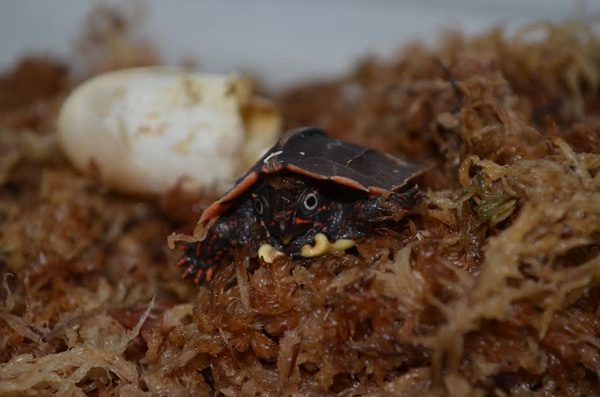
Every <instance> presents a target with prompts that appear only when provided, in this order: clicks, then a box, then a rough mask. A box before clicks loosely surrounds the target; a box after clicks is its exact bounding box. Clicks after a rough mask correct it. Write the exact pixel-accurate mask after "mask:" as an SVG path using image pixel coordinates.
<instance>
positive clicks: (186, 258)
mask: <svg viewBox="0 0 600 397" xmlns="http://www.w3.org/2000/svg"><path fill="white" fill-rule="evenodd" d="M250 204H251V203H250ZM256 225H257V222H256V218H255V215H254V212H253V211H252V207H251V205H249V204H248V203H243V204H242V205H240V206H239V208H238V209H237V210H236V211H234V212H233V213H231V214H230V215H227V216H224V217H220V218H219V219H217V221H216V222H215V223H214V225H213V226H212V227H211V228H210V229H209V230H208V232H207V234H206V237H205V238H204V240H201V241H196V242H184V243H182V244H181V249H182V250H183V256H182V257H181V259H180V260H179V261H178V262H177V266H179V267H181V268H184V269H185V270H184V271H183V274H182V275H181V278H182V279H186V278H193V279H194V282H195V283H196V284H200V283H202V282H210V281H211V280H212V279H213V276H214V273H215V271H216V269H217V267H218V266H219V264H220V263H221V261H222V260H223V258H224V257H225V256H226V255H227V253H228V252H229V251H230V250H231V249H233V248H235V247H239V246H242V245H244V244H247V243H249V242H251V241H252V240H253V239H259V240H260V239H261V238H262V233H261V231H260V229H257V226H256Z"/></svg>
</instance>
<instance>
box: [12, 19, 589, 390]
mask: <svg viewBox="0 0 600 397" xmlns="http://www.w3.org/2000/svg"><path fill="white" fill-rule="evenodd" d="M121 28H122V27H121V26H120V25H119V29H121ZM118 31H119V32H121V30H118ZM92 37H93V36H92ZM111 37H112V38H111V40H108V41H107V42H108V43H114V40H115V37H114V36H111ZM111 45H112V44H111ZM119 48H121V47H119ZM598 54H600V41H599V40H598V38H597V37H595V36H594V34H593V33H592V31H591V30H590V29H589V27H588V26H586V25H583V24H576V23H565V24H561V25H535V26H529V27H526V28H524V29H522V30H521V31H519V32H517V33H516V34H514V35H512V36H511V37H506V36H505V34H504V33H503V32H502V31H501V30H494V31H492V32H490V33H488V34H486V35H483V36H481V37H476V38H472V39H468V38H465V37H463V36H461V35H459V34H452V35H449V36H448V37H447V38H445V39H444V40H443V41H442V43H441V44H440V45H439V46H438V47H437V48H435V49H429V48H426V47H424V46H422V45H418V44H415V45H412V46H409V47H407V48H405V49H404V50H403V51H402V52H401V53H399V54H398V55H397V57H396V59H395V60H393V61H391V62H388V63H383V62H381V61H379V60H376V59H368V60H365V61H363V62H361V63H360V64H359V65H357V67H356V69H355V71H354V72H353V73H351V74H349V75H348V76H344V77H342V78H340V79H339V80H335V81H328V82H321V83H311V84H306V85H303V86H300V87H297V88H294V89H292V90H289V91H288V92H284V93H281V94H280V96H279V97H278V102H279V105H280V107H281V109H282V110H283V111H284V113H285V117H286V120H287V124H288V127H294V126H300V125H318V126H320V127H322V128H324V129H326V130H328V131H330V132H331V133H332V134H333V135H335V136H336V137H340V138H343V139H346V140H350V141H354V142H358V143H361V144H363V145H366V146H371V147H376V148H378V149H380V150H384V151H388V152H399V153H403V154H404V155H405V156H406V157H409V158H412V159H414V160H419V161H423V162H429V163H431V164H432V167H431V169H430V170H429V171H428V172H427V174H426V175H424V176H423V177H422V178H421V179H420V180H419V185H420V187H421V188H422V190H423V192H424V193H425V197H424V199H423V201H422V202H421V203H420V204H419V205H418V206H417V207H416V208H415V214H414V216H412V217H411V218H410V219H408V221H407V222H406V228H405V229H404V230H403V232H402V233H400V234H394V235H386V234H382V235H376V236H371V237H369V238H367V239H365V240H364V241H361V242H359V243H358V245H357V247H356V249H355V250H354V251H351V252H347V253H340V254H335V255H334V254H332V255H328V256H325V257H321V258H315V259H303V260H298V261H292V260H290V259H289V258H285V257H279V258H277V259H276V260H275V261H274V263H273V264H271V265H267V264H261V263H258V261H257V260H256V259H255V258H249V256H248V252H246V251H245V250H244V249H242V250H239V251H232V253H231V254H232V255H231V258H230V259H229V260H227V261H225V262H224V263H223V264H222V266H221V268H220V269H219V271H218V272H217V274H216V277H215V279H214V281H213V282H212V283H211V284H210V285H205V286H201V287H200V288H197V287H195V286H193V285H191V284H190V283H188V282H182V281H180V280H179V269H177V268H176V267H175V266H173V263H175V261H176V258H177V255H178V253H177V252H173V251H169V250H168V249H167V246H166V236H167V235H168V234H169V233H171V232H172V231H177V232H183V231H187V232H189V231H190V227H192V226H193V224H194V223H195V221H196V219H197V211H196V208H198V207H203V206H206V204H207V203H209V202H210V198H207V197H198V198H195V199H190V198H189V197H188V198H183V197H179V196H178V194H177V192H173V193H172V194H170V195H168V196H167V197H163V198H161V199H160V200H156V201H152V200H146V201H140V200H136V199H129V198H124V197H120V196H117V195H115V194H113V193H111V192H109V191H107V190H106V189H105V187H103V186H101V185H100V184H99V183H98V181H96V180H94V179H93V178H84V177H82V176H81V175H78V174H77V173H76V172H75V171H74V170H72V169H71V167H70V166H69V165H68V164H67V162H66V161H65V159H64V158H63V157H62V155H61V154H60V152H59V150H58V148H57V146H56V143H55V140H54V128H53V123H54V118H55V116H56V109H57V108H58V105H59V104H60V103H61V101H62V98H63V97H64V96H65V94H66V93H67V92H68V90H69V87H71V86H72V84H73V82H72V81H70V78H69V77H68V76H69V68H70V67H71V66H70V65H64V64H60V63H56V62H52V61H48V60H36V61H35V62H34V63H31V62H33V61H31V60H30V61H25V62H24V63H23V64H22V65H21V67H20V68H17V69H16V71H13V72H12V73H11V72H9V73H7V74H6V75H4V76H3V77H2V79H1V80H0V85H1V86H2V87H8V88H7V89H6V90H2V95H1V97H0V115H1V117H0V122H1V123H2V124H1V125H0V273H1V274H0V276H2V282H3V284H2V286H3V288H2V291H1V292H0V298H1V306H0V394H3V395H15V396H17V395H27V394H32V395H35V394H56V395H67V394H74V395H82V394H89V395H115V394H122V395H139V396H142V395H159V394H168V395H178V394H181V395H189V394H193V395H207V396H208V395H214V394H222V395H245V396H246V395H251V396H252V395H255V396H258V395H261V396H262V395H266V396H268V395H273V396H280V395H303V396H310V395H315V396H320V395H324V394H330V395H381V396H387V395H440V396H442V395H453V396H466V395H473V396H486V395H514V396H536V395H539V396H551V395H552V396H557V395H558V396H560V395H564V396H580V395H585V396H593V395H600V286H599V283H600V174H599V173H598V170H599V169H600V138H599V137H600V123H599V121H598V120H599V117H598V116H599V114H598V113H599V109H600V107H599V106H598V105H599V96H598V95H599V86H600V57H599V56H598ZM117 55H119V54H117ZM151 55H152V56H155V53H153V52H151ZM117 58H118V59H119V60H122V59H126V58H122V57H120V56H118V57H117ZM143 58H144V57H143V56H142V57H141V59H143ZM117 63H118V64H119V65H121V63H122V62H121V61H119V62H117ZM108 64H110V63H107V64H103V65H102V68H100V69H103V68H106V67H108V66H106V65H108ZM28 65H29V66H28ZM31 65H34V66H35V67H33V66H31ZM22 81H27V82H29V83H30V84H31V87H43V89H42V88H39V89H36V90H33V89H32V90H30V91H26V90H21V89H18V88H12V89H11V88H10V87H22V85H21V84H22V83H21V82H22ZM38 83H39V84H38ZM11 90H12V91H11ZM13 91H14V92H13ZM16 91H19V93H20V94H19V95H17V93H16ZM11 92H12V93H13V94H14V97H12V98H13V99H11V96H10V95H11ZM39 109H44V112H43V113H39Z"/></svg>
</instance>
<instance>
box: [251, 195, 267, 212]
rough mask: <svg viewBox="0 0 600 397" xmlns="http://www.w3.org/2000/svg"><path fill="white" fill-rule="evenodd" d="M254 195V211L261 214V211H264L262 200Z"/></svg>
mask: <svg viewBox="0 0 600 397" xmlns="http://www.w3.org/2000/svg"><path fill="white" fill-rule="evenodd" d="M253 197H254V210H255V211H256V213H257V214H258V215H262V214H263V212H265V206H264V204H263V202H262V200H261V199H260V197H258V196H253Z"/></svg>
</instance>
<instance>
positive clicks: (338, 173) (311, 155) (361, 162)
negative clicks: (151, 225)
mask: <svg viewBox="0 0 600 397" xmlns="http://www.w3.org/2000/svg"><path fill="white" fill-rule="evenodd" d="M424 169H425V167H423V166H422V165H417V164H411V163H407V162H405V161H402V160H400V159H398V158H396V157H394V156H392V155H389V154H386V153H382V152H379V151H376V150H373V149H368V148H365V147H362V146H358V145H354V144H351V143H348V142H344V141H341V140H338V139H333V138H331V137H329V136H328V135H327V134H326V133H325V131H323V130H321V129H319V128H314V127H306V128H300V129H296V130H292V131H290V132H288V133H286V134H285V135H284V136H282V137H281V139H280V140H279V141H278V142H277V143H276V144H275V146H273V147H272V148H271V149H270V150H269V151H268V152H267V153H266V154H265V155H264V156H263V157H262V158H261V159H260V160H258V161H257V162H256V164H255V165H254V166H253V167H252V168H250V170H249V171H248V172H247V173H246V174H245V175H244V176H242V177H241V178H240V179H238V181H237V182H236V184H235V186H234V187H233V188H231V189H230V190H229V191H228V192H227V193H225V194H224V195H223V197H221V198H220V199H219V200H217V201H216V202H214V203H213V204H212V205H211V206H209V207H208V208H207V209H206V210H205V211H204V212H203V213H202V216H201V217H200V220H199V222H198V224H199V225H203V224H206V223H207V222H208V221H209V220H211V219H212V218H214V217H217V216H220V215H221V214H223V213H225V212H226V211H227V210H229V209H230V208H231V206H232V205H233V203H234V202H235V200H236V199H237V198H238V197H240V196H241V195H243V194H245V193H246V192H248V191H250V190H251V189H252V188H253V187H254V186H255V184H256V183H257V182H258V181H259V178H260V177H261V175H264V174H276V173H279V172H282V171H284V170H287V171H289V172H292V173H295V174H299V175H304V176H307V177H310V178H314V179H317V180H329V181H333V182H335V183H339V184H342V185H345V186H348V187H351V188H354V189H358V190H362V191H364V192H368V193H372V194H389V193H393V192H395V191H398V190H399V189H401V188H402V187H404V186H405V185H406V184H407V183H408V182H409V181H410V180H411V179H412V178H413V177H415V176H416V175H418V174H420V173H421V172H422V171H423V170H424Z"/></svg>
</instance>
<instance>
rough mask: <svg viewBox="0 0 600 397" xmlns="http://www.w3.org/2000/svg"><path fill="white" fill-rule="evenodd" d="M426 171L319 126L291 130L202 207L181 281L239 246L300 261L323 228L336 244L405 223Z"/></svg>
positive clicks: (207, 272) (200, 276)
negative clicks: (417, 181)
mask: <svg viewBox="0 0 600 397" xmlns="http://www.w3.org/2000/svg"><path fill="white" fill-rule="evenodd" d="M424 169H425V168H424V167H422V166H418V165H415V164H410V163H406V162H403V161H402V160H399V159H396V158H394V157H392V156H390V155H387V154H384V153H380V152H377V151H374V150H372V149H367V148H364V147H361V146H358V145H353V144H349V143H347V142H343V141H340V140H336V139H332V138H330V137H328V136H327V135H326V133H325V132H323V131H322V130H319V129H317V128H304V129H299V130H294V131H291V132H289V133H288V134H286V135H285V136H283V137H282V138H281V140H280V141H279V142H278V143H277V144H276V145H275V146H274V147H273V148H272V149H271V150H270V151H268V152H267V153H266V154H265V156H263V158H262V159H260V160H259V161H258V162H257V163H256V165H255V166H254V167H252V168H251V169H250V170H249V171H248V172H247V173H246V175H244V176H243V177H242V178H240V179H239V180H238V182H237V183H236V186H235V187H234V188H232V189H231V190H230V191H229V192H228V193H226V194H225V195H224V196H223V197H222V198H221V199H219V200H217V201H216V202H215V203H214V204H213V205H211V206H210V207H209V208H207V209H206V210H205V211H204V212H203V214H202V216H201V218H200V220H199V222H198V223H199V226H200V229H202V232H203V237H202V238H200V239H199V240H200V241H197V242H186V243H182V244H181V248H182V249H183V251H184V254H183V256H182V258H181V259H180V260H179V261H178V262H177V265H178V266H180V267H182V268H184V269H185V270H184V272H183V274H182V278H184V279H185V278H193V280H194V282H196V283H197V284H199V283H202V282H210V281H211V280H212V278H213V276H214V272H215V269H216V268H217V267H218V265H219V264H220V262H221V261H222V260H223V259H224V257H225V256H226V255H227V254H228V253H229V252H231V251H232V249H235V248H236V247H243V246H248V248H249V252H250V253H255V252H256V251H257V250H258V247H259V246H261V245H262V244H265V243H268V244H271V245H272V246H273V247H275V248H276V249H277V250H278V251H280V252H283V253H285V254H287V255H289V256H291V257H292V258H298V257H299V256H300V248H301V247H302V246H303V245H306V244H311V245H312V244H313V243H314V239H315V236H316V235H317V234H318V233H323V234H325V235H326V236H327V237H328V239H329V240H330V241H334V240H337V239H358V238H361V237H365V236H368V235H370V234H373V233H377V232H381V231H383V230H390V229H395V228H398V227H403V226H402V220H403V219H404V218H405V216H406V215H407V214H410V213H411V209H412V207H413V206H414V204H415V203H416V202H417V201H418V199H419V197H420V193H419V190H418V188H417V187H416V186H410V185H409V184H408V183H409V182H410V181H411V180H412V179H413V178H414V177H415V176H416V175H419V174H420V173H421V172H422V171H423V170H424Z"/></svg>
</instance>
